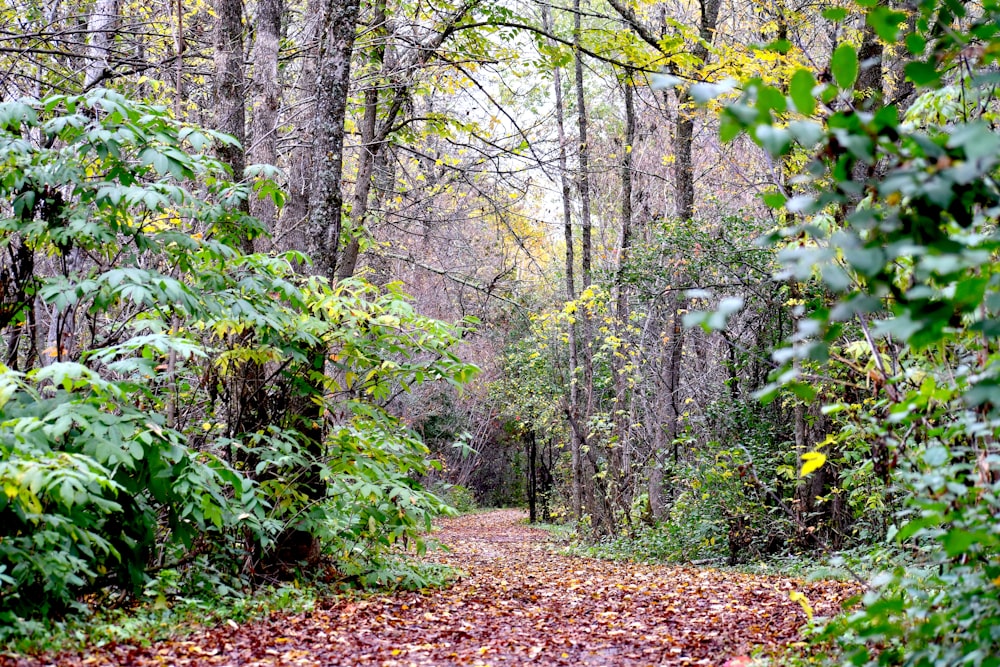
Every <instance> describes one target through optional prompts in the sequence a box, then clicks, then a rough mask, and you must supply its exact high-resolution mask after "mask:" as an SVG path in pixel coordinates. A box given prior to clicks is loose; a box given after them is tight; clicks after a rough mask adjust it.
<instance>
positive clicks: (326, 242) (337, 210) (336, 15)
mask: <svg viewBox="0 0 1000 667" xmlns="http://www.w3.org/2000/svg"><path fill="white" fill-rule="evenodd" d="M359 11H360V0H346V1H345V2H339V1H338V0H328V1H327V2H326V5H325V12H324V19H325V20H324V22H323V26H324V29H323V33H322V36H321V38H322V40H323V41H322V46H321V48H320V54H319V62H318V67H319V71H318V76H317V80H316V102H315V106H314V113H313V128H314V129H313V146H312V156H313V159H312V172H311V183H310V191H309V218H308V223H307V225H306V242H307V244H308V251H309V254H310V255H312V259H313V262H314V266H315V272H316V273H317V274H319V275H322V276H326V277H327V278H329V279H330V280H335V279H336V272H337V247H338V245H339V242H340V229H341V226H342V225H341V215H342V214H343V208H344V195H343V191H342V189H341V172H342V171H343V165H344V121H345V119H346V117H347V97H348V95H349V94H350V82H351V80H350V79H351V55H352V54H353V52H354V37H355V28H356V25H357V22H358V13H359Z"/></svg>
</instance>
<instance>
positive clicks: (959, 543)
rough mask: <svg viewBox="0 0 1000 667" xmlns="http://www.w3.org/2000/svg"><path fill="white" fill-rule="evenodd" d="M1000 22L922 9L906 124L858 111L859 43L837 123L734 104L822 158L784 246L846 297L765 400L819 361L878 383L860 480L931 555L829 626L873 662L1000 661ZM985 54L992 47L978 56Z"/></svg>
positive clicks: (809, 316) (894, 18)
mask: <svg viewBox="0 0 1000 667" xmlns="http://www.w3.org/2000/svg"><path fill="white" fill-rule="evenodd" d="M868 20H869V23H870V24H871V25H873V26H874V27H875V28H876V30H877V31H878V32H879V34H883V35H889V34H894V32H895V27H896V26H897V25H898V24H899V23H900V21H901V20H902V17H901V16H899V15H898V14H897V13H892V12H887V10H885V9H884V8H875V9H873V10H872V11H871V12H870V13H869V17H868ZM998 20H1000V5H998V4H997V3H995V2H987V3H986V4H985V5H984V6H983V8H982V12H981V13H976V14H975V15H966V8H965V6H964V5H961V4H957V3H951V2H936V1H935V0H926V1H924V2H921V3H920V4H919V6H918V9H917V20H916V25H917V33H918V36H919V37H920V40H919V41H921V42H922V43H923V44H926V45H928V52H927V53H928V54H929V55H926V56H925V55H924V52H923V49H922V48H919V49H918V48H913V49H912V50H911V52H912V53H916V54H917V56H916V57H915V59H913V60H912V61H911V62H910V63H908V64H907V65H906V67H905V71H906V73H907V76H908V78H909V79H910V80H911V81H912V82H913V83H914V84H916V85H917V86H919V87H930V88H932V90H928V91H926V92H924V93H923V94H922V96H921V97H920V98H918V101H917V102H916V103H915V104H914V105H913V107H911V109H910V111H909V112H908V113H907V118H906V121H907V122H906V123H902V122H901V119H900V115H901V114H900V110H899V109H897V108H895V107H893V106H886V107H881V108H876V109H874V110H865V109H862V108H860V107H861V106H862V105H861V104H857V105H856V103H855V93H854V91H852V86H853V85H854V83H855V81H856V79H857V72H858V63H857V56H856V54H855V53H854V51H853V49H849V47H847V46H846V45H845V46H842V47H840V48H839V49H838V50H837V52H836V53H835V54H834V58H833V62H832V63H831V70H832V74H833V78H834V80H835V85H834V84H823V85H821V86H820V87H819V88H818V89H817V90H816V93H817V98H818V104H819V106H820V107H821V108H822V109H823V117H824V121H823V123H822V124H821V123H818V122H816V121H812V120H797V121H794V122H792V123H790V124H787V126H786V127H784V125H785V119H784V117H783V115H782V112H781V111H780V109H779V106H780V105H776V104H774V103H773V102H772V100H773V98H775V96H776V95H777V96H780V95H782V94H783V93H782V92H781V91H779V90H777V89H776V88H772V87H769V86H767V85H765V84H763V83H762V82H760V81H750V82H747V84H746V86H745V87H744V93H743V95H742V96H741V98H740V99H739V100H738V101H737V102H736V103H734V104H732V105H730V106H729V107H728V108H727V109H726V110H725V111H724V117H723V124H724V125H732V126H733V127H738V128H740V129H743V130H746V131H747V132H748V134H749V135H750V136H751V137H752V138H754V139H755V140H756V141H757V142H758V143H759V144H760V145H761V146H763V147H764V148H765V149H766V150H768V151H770V152H771V153H773V154H775V155H776V156H781V155H784V154H787V153H788V152H789V151H792V150H804V151H808V152H809V154H810V155H811V156H812V158H811V161H810V162H809V164H808V165H807V166H806V168H805V173H804V174H802V177H801V178H800V179H799V182H800V184H801V185H800V190H799V192H798V193H797V194H796V196H793V197H791V198H790V199H789V200H788V202H787V204H785V211H786V215H787V218H786V220H787V221H788V224H787V226H786V227H784V228H783V229H781V230H779V231H778V232H777V233H776V234H775V235H774V236H773V238H772V240H773V241H774V242H775V243H777V244H779V245H780V246H781V247H782V251H781V254H780V259H781V261H782V263H783V265H784V272H783V274H782V277H783V278H785V279H792V280H795V281H800V282H807V283H812V284H814V285H819V286H821V287H822V289H823V290H824V291H825V293H826V294H827V297H826V298H825V299H824V300H822V301H821V302H814V303H811V304H808V307H806V308H804V309H803V310H802V318H801V320H800V321H799V322H798V327H797V331H796V332H795V333H794V335H793V336H792V337H791V339H790V341H789V347H788V348H786V349H784V350H779V352H778V353H776V355H775V359H776V360H777V361H778V362H779V363H780V364H781V368H780V369H779V371H778V372H776V373H775V374H774V379H775V382H774V384H773V385H772V386H771V387H770V388H769V389H768V390H767V391H766V392H764V393H765V397H766V398H774V397H776V396H777V395H778V394H779V391H780V390H781V387H783V386H797V383H800V381H801V379H802V378H803V375H804V374H805V369H806V368H809V367H810V365H812V367H818V368H823V369H831V370H832V374H833V375H834V376H835V377H836V376H839V377H840V378H843V379H845V380H847V378H849V380H847V381H848V382H853V383H867V384H868V385H869V386H870V387H871V388H872V389H873V394H874V396H875V400H873V401H872V402H871V403H866V404H865V406H864V413H865V418H864V419H862V420H860V421H856V420H850V419H848V420H846V421H842V422H841V426H842V430H841V432H840V435H839V436H837V437H838V438H841V439H845V440H846V439H849V438H854V437H857V436H858V435H861V434H863V435H862V438H861V439H860V440H859V441H858V445H857V446H856V447H855V448H854V449H852V450H850V451H851V452H852V453H853V455H854V456H856V457H857V458H856V460H855V470H857V471H865V470H867V471H868V472H867V474H868V475H870V476H871V477H872V478H880V479H882V480H884V482H885V483H886V484H887V485H888V488H887V494H888V495H889V496H894V497H898V498H903V499H905V500H904V502H903V505H902V506H901V508H900V510H899V511H898V513H897V515H896V516H895V520H896V522H897V523H896V526H895V527H893V528H891V529H890V530H889V533H890V535H889V537H890V538H892V539H893V540H895V542H897V543H898V544H899V545H900V547H901V548H903V549H906V550H909V551H911V552H912V553H913V554H914V555H915V561H914V564H913V565H911V566H910V567H895V568H891V569H888V570H887V571H885V572H884V573H883V574H881V575H879V576H877V577H875V580H874V582H873V583H874V586H875V587H874V589H873V590H872V591H871V592H870V593H869V594H867V595H866V596H865V599H864V601H863V605H862V607H861V608H860V609H859V610H857V611H856V612H855V613H853V614H852V615H850V616H848V617H846V618H845V619H842V620H840V621H838V622H837V624H835V625H833V626H830V627H829V628H828V629H827V630H826V631H824V632H823V633H821V635H820V636H821V637H822V638H823V639H824V640H825V641H827V642H829V643H828V644H827V646H828V647H832V648H833V649H835V653H834V655H836V656H837V657H838V658H841V659H846V660H848V661H849V662H850V663H852V664H856V665H863V664H885V665H888V664H906V665H950V664H968V665H997V664H1000V659H998V657H997V656H998V655H1000V635H998V634H997V631H996V628H997V625H996V618H997V617H998V616H1000V601H998V596H997V581H1000V536H998V534H997V530H996V528H997V521H996V517H997V514H998V510H1000V502H998V500H997V498H998V494H1000V450H998V449H997V446H996V437H997V428H998V422H997V406H998V405H1000V392H998V387H1000V370H998V369H1000V363H998V359H997V353H996V340H995V339H996V338H997V335H998V334H1000V329H998V328H997V327H996V326H995V322H996V320H997V314H998V308H1000V297H998V292H1000V274H998V273H997V266H998V264H997V261H996V258H997V256H998V251H1000V237H998V233H997V224H996V220H997V212H998V211H1000V189H998V187H997V184H996V177H997V175H998V168H1000V151H998V148H1000V136H998V135H997V133H996V130H995V127H994V124H993V121H994V119H995V115H994V114H995V111H994V109H993V107H992V104H988V103H983V104H972V105H968V104H967V102H966V100H986V99H990V98H991V96H992V94H993V93H992V87H993V85H994V79H995V75H994V74H993V73H992V69H993V68H994V67H995V65H996V58H997V56H996V54H997V45H998V43H1000V42H998V40H1000V35H998V33H997V25H998ZM938 26H953V27H950V28H948V29H947V30H941V29H939V27H938ZM958 26H961V27H958ZM917 41H918V40H909V39H908V40H907V44H908V46H909V45H910V43H911V42H913V45H914V47H916V46H921V47H922V46H923V44H917V43H916V42H917ZM969 44H979V45H980V46H979V50H977V52H976V55H975V56H974V57H973V58H972V59H968V58H966V54H967V53H968V52H967V51H966V49H967V48H968V45H969ZM960 63H961V67H959V64H960ZM945 84H946V87H944V88H941V89H940V90H935V89H933V88H936V87H938V86H942V85H945ZM949 89H950V90H959V91H961V94H960V95H957V96H954V97H953V98H952V99H953V100H954V99H961V100H962V101H961V102H960V103H959V104H960V105H961V108H963V110H964V112H963V113H962V114H958V115H955V114H948V115H945V114H942V113H941V112H940V109H942V108H944V107H943V106H942V101H946V100H948V99H949V97H948V95H949V93H948V91H949ZM793 92H794V95H795V96H801V90H798V89H797V90H795V91H793ZM860 99H861V98H859V100H860ZM793 101H794V98H793ZM801 106H806V107H807V106H808V105H806V104H802V105H801ZM796 107H800V105H799V104H796ZM779 119H781V120H780V126H779ZM730 133H731V130H730ZM777 134H781V136H782V140H781V141H773V140H772V139H773V137H774V136H776V135H777ZM796 144H797V147H796V146H795V145H796ZM832 221H836V222H835V223H833V224H831V222H832ZM852 347H853V348H855V349H856V348H861V349H865V350H867V357H868V358H869V359H870V360H871V363H870V365H868V366H866V367H862V365H861V364H859V363H857V362H855V361H852V360H850V359H849V358H845V356H844V355H843V354H842V353H840V352H841V351H842V350H844V349H851V348H852ZM857 358H858V357H857V355H856V356H855V359H857ZM814 384H815V383H814ZM842 407H843V406H842V404H838V405H831V406H829V408H828V410H829V411H837V410H840V409H841V408H842Z"/></svg>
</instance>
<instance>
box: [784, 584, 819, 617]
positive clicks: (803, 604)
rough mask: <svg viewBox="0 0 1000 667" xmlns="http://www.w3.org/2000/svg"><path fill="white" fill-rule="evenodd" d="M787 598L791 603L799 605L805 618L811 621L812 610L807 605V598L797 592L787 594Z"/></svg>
mask: <svg viewBox="0 0 1000 667" xmlns="http://www.w3.org/2000/svg"><path fill="white" fill-rule="evenodd" d="M788 597H789V598H790V599H791V601H792V602H798V603H799V605H800V606H801V607H802V611H804V612H805V613H806V618H808V619H809V620H810V621H812V620H813V608H812V605H811V604H809V598H807V597H806V596H805V594H803V593H800V592H799V591H792V592H791V593H789V594H788Z"/></svg>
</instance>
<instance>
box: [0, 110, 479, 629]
mask: <svg viewBox="0 0 1000 667" xmlns="http://www.w3.org/2000/svg"><path fill="white" fill-rule="evenodd" d="M231 142H232V140H231V139H230V138H228V137H225V136H223V135H218V134H216V133H212V132H210V131H206V130H201V129H198V128H192V127H189V126H186V125H184V124H182V123H179V122H177V121H175V120H173V119H171V118H170V117H169V115H168V114H167V113H166V111H165V110H163V109H161V108H158V107H152V106H148V105H142V104H136V103H133V102H130V101H128V100H126V99H124V98H122V97H121V96H119V95H116V94H114V93H111V92H107V91H95V92H93V93H89V94H87V95H84V96H75V97H71V96H53V97H51V98H47V99H45V100H42V101H41V102H37V101H32V100H22V101H17V102H6V103H2V104H0V169H2V170H0V193H2V197H0V198H5V199H7V200H8V201H10V202H11V206H10V208H9V209H7V210H6V211H5V212H4V216H5V217H3V218H2V219H0V230H2V233H3V236H2V243H3V244H4V245H5V246H7V247H8V248H10V249H11V255H10V256H16V257H21V256H23V257H27V258H29V259H31V258H42V257H51V258H52V262H51V264H52V265H54V266H55V267H56V270H55V271H51V272H43V271H42V268H41V264H42V263H41V261H29V262H23V263H22V264H21V265H19V266H18V267H15V268H17V270H16V271H14V270H12V271H11V273H9V274H8V275H15V276H17V277H18V280H19V281H20V283H19V284H18V285H14V286H11V289H7V290H6V291H5V292H4V298H5V299H6V300H5V301H4V303H3V304H2V306H3V307H2V309H0V314H2V315H3V318H4V319H3V320H2V322H0V324H2V325H5V326H9V327H21V326H24V323H25V322H27V321H29V320H31V318H33V317H34V313H33V308H34V307H35V306H34V304H35V302H36V300H37V301H38V302H39V303H41V304H44V305H45V306H46V307H47V308H49V309H51V312H54V313H55V315H54V317H55V318H57V319H55V320H54V322H61V323H65V322H73V321H82V322H85V323H86V325H87V326H77V327H73V326H64V327H62V328H59V327H56V326H54V327H53V329H54V342H53V343H52V344H51V345H50V347H49V348H47V349H45V350H42V351H41V359H40V360H39V358H38V357H37V356H33V355H32V351H31V350H30V349H29V350H27V351H26V350H25V349H23V348H18V347H16V346H15V347H13V348H11V349H10V350H8V351H7V354H6V358H7V359H10V360H16V361H17V362H18V363H24V364H25V366H26V367H27V370H25V371H16V370H13V369H10V368H6V367H2V368H0V450H2V454H3V456H2V459H0V484H2V489H3V493H2V494H0V519H2V521H0V593H2V595H0V618H2V619H3V620H4V621H5V622H6V623H8V624H10V625H11V626H17V625H18V624H23V623H27V622H28V621H24V618H25V617H27V616H28V615H33V614H42V615H45V614H53V613H59V612H62V611H65V610H67V609H70V608H74V607H77V606H78V605H77V603H76V600H77V598H78V596H79V595H80V594H81V593H83V592H86V591H100V590H102V589H104V588H106V587H107V586H108V585H116V586H121V587H123V589H124V590H127V591H131V592H133V593H136V594H138V593H139V592H140V591H142V590H149V585H150V582H157V581H158V582H160V584H164V582H165V579H164V578H165V577H167V574H168V573H170V572H177V573H180V575H179V576H181V577H182V579H184V580H185V581H186V583H185V584H184V586H188V584H193V582H196V581H200V582H201V584H202V586H201V587H202V590H203V592H204V591H206V590H213V589H214V590H220V591H230V592H234V591H236V590H238V589H239V588H240V587H242V586H245V585H246V581H247V580H246V577H247V576H248V575H250V574H252V572H253V568H254V567H255V565H256V564H257V563H258V562H260V561H261V560H262V559H263V560H266V559H268V558H271V557H278V558H279V559H282V558H281V557H282V554H281V553H279V552H281V550H282V549H284V548H286V547H287V545H285V544H283V542H282V539H283V537H284V536H287V535H288V534H290V532H295V531H299V532H302V533H305V534H307V535H309V536H311V537H318V538H321V539H322V542H323V544H324V547H325V548H326V550H327V552H328V553H329V554H330V555H331V557H334V558H335V562H336V565H337V567H338V568H339V570H340V572H341V575H342V576H345V577H349V578H351V579H355V580H358V581H360V582H362V583H366V584H373V585H382V584H387V583H393V582H396V583H394V585H412V586H417V587H419V586H423V585H425V584H426V583H427V582H430V581H433V580H435V578H436V577H437V575H436V574H434V573H423V574H421V572H422V571H421V570H420V569H419V568H418V569H415V570H414V569H412V568H410V569H408V567H409V566H406V565H401V564H399V563H398V562H397V559H396V557H395V556H392V557H390V554H391V552H392V551H393V550H394V549H395V548H396V545H398V543H399V542H400V541H403V542H407V543H409V544H410V545H412V546H414V547H415V548H416V549H417V550H418V551H422V550H423V549H424V548H425V545H424V542H423V540H422V538H421V535H422V531H424V530H426V529H427V528H428V527H429V525H430V519H431V517H432V516H433V515H434V514H436V513H441V512H446V511H448V508H447V506H446V505H445V504H444V503H443V502H442V501H441V500H439V499H438V498H437V497H436V496H434V495H433V494H431V493H429V492H427V491H425V490H423V489H422V488H421V487H420V485H419V484H418V483H417V481H416V479H417V478H418V477H419V476H420V475H422V474H423V473H425V472H427V470H429V467H430V466H431V465H433V464H432V463H430V462H429V460H428V456H427V454H428V450H427V448H426V447H425V446H424V444H423V443H422V441H421V440H420V438H419V436H418V435H417V434H416V433H415V432H413V431H412V430H410V429H409V428H407V427H406V426H405V425H404V424H403V423H402V422H401V420H400V419H399V418H397V417H395V416H393V415H392V414H390V412H389V411H388V410H387V409H386V404H387V402H388V400H389V399H390V398H391V397H392V395H393V394H394V393H396V392H400V391H407V390H409V388H410V387H412V386H415V385H418V384H421V383H424V382H434V381H443V382H447V383H450V384H452V385H455V386H461V385H462V384H463V383H465V382H467V381H468V380H469V379H470V378H471V377H472V375H473V374H474V373H475V372H476V369H475V367H473V366H470V365H468V364H464V363H462V362H461V361H460V360H459V359H458V358H457V357H456V356H455V354H454V352H453V351H452V350H451V348H452V347H453V346H454V345H455V343H456V342H457V341H458V339H459V335H460V333H461V330H460V329H459V328H456V327H452V326H450V325H447V324H445V323H443V322H439V321H436V320H432V319H430V318H426V317H423V316H421V315H419V314H418V313H416V312H415V311H414V310H413V307H412V306H411V305H410V304H409V303H408V301H407V297H406V295H405V294H403V293H402V292H401V291H400V289H399V286H398V285H389V286H387V287H385V288H375V287H373V286H371V285H368V284H366V283H364V282H363V281H360V280H347V281H342V282H340V283H338V284H337V285H335V286H331V285H330V284H328V283H327V282H325V281H323V280H321V279H317V278H307V277H303V276H301V275H299V274H297V273H296V272H295V270H294V268H293V267H294V266H295V265H301V264H302V263H304V262H305V261H306V258H303V257H302V256H301V255H298V254H295V253H292V254H288V255H285V256H278V257H268V256H265V255H260V254H245V253H243V252H242V251H241V250H240V249H239V248H240V247H241V244H242V243H243V242H244V241H245V240H246V239H247V238H252V237H253V236H254V235H256V234H258V233H260V228H259V225H258V224H257V222H256V221H255V220H253V219H252V218H250V217H248V216H247V215H246V214H245V213H243V212H242V211H243V210H244V207H243V204H244V203H245V201H246V199H247V198H248V197H249V196H252V195H251V192H252V190H256V191H258V193H259V194H260V195H261V196H270V197H274V198H276V200H277V202H278V203H280V201H281V193H280V192H279V191H277V190H275V189H274V187H273V184H269V183H268V182H266V181H264V182H258V183H256V184H254V185H251V184H249V183H242V184H233V183H232V182H231V181H230V180H229V177H230V175H229V174H228V173H227V172H226V169H225V168H224V166H223V165H222V164H221V163H219V162H218V161H217V160H215V159H214V158H213V157H211V155H210V153H209V151H210V149H211V147H212V144H213V143H231ZM251 171H254V172H255V173H257V172H259V173H268V172H269V170H267V169H252V170H251ZM5 268H6V267H5ZM15 288H16V289H15ZM9 340H12V341H14V342H15V345H16V343H17V341H18V340H20V338H19V337H17V336H14V337H11V338H10V339H9ZM317 359H318V360H319V362H317ZM324 361H325V363H323V362H324ZM39 362H40V363H39ZM255 374H258V375H255ZM261 374H266V377H267V378H268V380H267V381H266V382H263V383H260V384H258V385H254V384H253V378H254V377H258V376H261V377H265V376H264V375H261ZM248 386H251V387H252V386H256V387H257V389H256V390H255V391H256V393H254V394H249V395H248V394H241V393H240V392H242V391H246V387H248ZM317 387H319V390H320V391H319V392H318V393H317V390H316V388H317ZM234 405H235V406H236V407H237V408H239V409H238V410H233V409H232V406H234ZM245 411H251V412H252V415H251V417H252V419H251V418H250V417H248V416H247V414H246V412H245ZM324 424H325V425H326V426H325V428H324V427H323V425H324ZM324 431H325V436H324V437H323V438H321V439H318V438H316V434H318V433H322V432H324ZM295 556H296V554H292V560H293V561H294V560H299V559H298V558H297V557H295ZM154 566H155V568H156V572H158V573H159V574H158V575H157V576H158V578H153V577H154V575H153V572H152V568H153V567H154ZM206 577H207V578H206ZM164 585H165V584H164ZM24 627H27V626H24Z"/></svg>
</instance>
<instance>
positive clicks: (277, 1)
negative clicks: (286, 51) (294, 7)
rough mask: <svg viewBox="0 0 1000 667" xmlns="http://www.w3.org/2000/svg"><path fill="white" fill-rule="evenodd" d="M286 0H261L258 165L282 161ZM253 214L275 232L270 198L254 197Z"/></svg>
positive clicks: (253, 124)
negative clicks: (280, 67) (281, 55)
mask: <svg viewBox="0 0 1000 667" xmlns="http://www.w3.org/2000/svg"><path fill="white" fill-rule="evenodd" d="M283 11H284V0H258V2H257V21H256V35H255V37H254V46H253V81H252V83H251V86H252V90H253V106H252V109H253V112H252V116H251V119H250V136H251V139H252V141H253V143H252V144H251V145H250V149H249V151H248V153H249V158H250V161H251V162H252V163H254V164H271V165H273V164H277V162H278V130H277V121H278V109H279V106H280V103H281V87H280V80H279V77H278V52H279V48H280V43H281V14H282V12H283ZM250 215H252V216H254V217H255V218H257V219H258V220H260V222H261V224H262V225H263V226H264V229H266V230H267V231H268V232H272V233H273V232H274V231H275V228H276V226H277V222H278V210H277V207H275V205H274V202H273V201H271V200H270V199H269V198H264V199H261V198H259V197H252V198H251V199H250Z"/></svg>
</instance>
